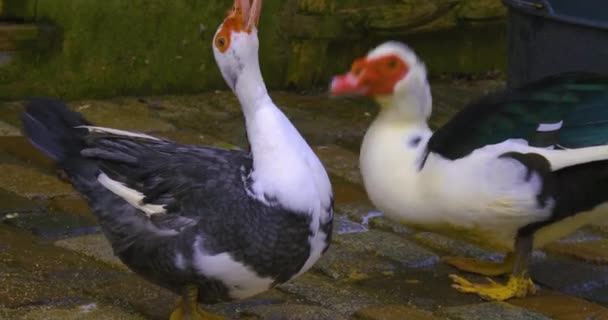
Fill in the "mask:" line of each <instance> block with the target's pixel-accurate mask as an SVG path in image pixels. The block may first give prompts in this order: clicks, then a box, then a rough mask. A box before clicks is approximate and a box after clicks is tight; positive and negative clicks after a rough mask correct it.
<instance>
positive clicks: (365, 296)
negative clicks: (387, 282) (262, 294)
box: [279, 272, 400, 315]
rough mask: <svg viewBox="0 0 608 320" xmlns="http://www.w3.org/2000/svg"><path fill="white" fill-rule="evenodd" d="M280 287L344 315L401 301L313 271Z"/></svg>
mask: <svg viewBox="0 0 608 320" xmlns="http://www.w3.org/2000/svg"><path fill="white" fill-rule="evenodd" d="M279 289H280V290H283V291H285V292H288V293H291V294H295V295H298V296H301V297H303V298H305V299H306V300H308V301H311V302H314V303H316V304H319V305H321V306H323V307H325V308H328V309H331V310H334V311H336V312H339V313H341V314H344V315H350V314H353V313H354V312H356V311H357V310H359V309H361V308H365V307H370V306H378V305H383V304H387V303H388V304H390V303H393V304H394V303H399V302H400V301H399V300H400V299H399V298H398V297H391V296H387V295H385V294H379V293H368V292H365V291H362V290H359V289H358V288H357V287H356V286H354V285H351V284H348V283H336V282H330V281H327V279H326V278H324V277H322V276H319V275H316V274H314V273H311V272H308V273H306V274H304V275H302V276H300V277H299V278H297V279H296V280H294V281H291V282H288V283H286V284H283V285H281V286H279Z"/></svg>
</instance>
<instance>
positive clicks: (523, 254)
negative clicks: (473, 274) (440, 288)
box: [450, 233, 536, 301]
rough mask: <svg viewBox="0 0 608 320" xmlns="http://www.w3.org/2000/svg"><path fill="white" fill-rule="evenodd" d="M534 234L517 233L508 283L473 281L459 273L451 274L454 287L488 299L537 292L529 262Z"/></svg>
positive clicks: (518, 296) (499, 298)
mask: <svg viewBox="0 0 608 320" xmlns="http://www.w3.org/2000/svg"><path fill="white" fill-rule="evenodd" d="M532 243H533V238H532V235H522V234H521V233H520V234H518V235H517V238H516V240H515V255H514V261H513V272H512V273H511V275H510V276H509V280H508V281H507V283H506V284H500V283H497V282H494V281H493V280H492V279H488V281H489V283H483V284H481V283H472V282H470V281H468V280H467V279H465V278H462V277H460V276H457V275H454V274H452V275H450V278H451V279H452V281H454V283H453V284H452V287H454V288H455V289H456V290H458V291H460V292H466V293H476V294H478V295H479V296H480V297H482V298H484V299H487V300H500V301H502V300H507V299H510V298H523V297H525V296H526V295H528V294H529V293H535V292H536V286H535V285H534V283H533V282H532V280H531V279H530V276H529V275H528V262H529V260H530V256H531V255H532Z"/></svg>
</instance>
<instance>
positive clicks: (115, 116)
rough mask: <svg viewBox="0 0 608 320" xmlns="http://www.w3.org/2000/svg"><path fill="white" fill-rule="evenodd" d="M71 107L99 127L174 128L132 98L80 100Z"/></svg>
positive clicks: (123, 128) (169, 129)
mask: <svg viewBox="0 0 608 320" xmlns="http://www.w3.org/2000/svg"><path fill="white" fill-rule="evenodd" d="M71 107H72V109H73V110H75V111H78V112H80V113H82V114H83V116H84V117H85V118H86V119H87V120H89V121H90V122H91V123H93V124H94V125H96V126H100V127H112V128H116V129H121V130H132V131H138V132H165V131H172V130H174V129H175V127H174V126H173V125H172V124H170V123H168V122H166V121H164V120H161V119H158V118H156V117H154V116H153V113H152V112H151V111H150V110H149V108H148V107H147V106H146V105H145V104H143V103H141V102H139V101H137V100H136V99H134V98H120V99H112V100H110V101H100V100H95V101H80V102H78V103H73V104H72V105H71Z"/></svg>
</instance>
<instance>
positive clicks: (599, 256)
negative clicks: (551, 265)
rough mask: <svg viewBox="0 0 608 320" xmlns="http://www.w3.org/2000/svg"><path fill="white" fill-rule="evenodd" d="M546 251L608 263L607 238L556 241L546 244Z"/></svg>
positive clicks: (593, 261) (592, 261)
mask: <svg viewBox="0 0 608 320" xmlns="http://www.w3.org/2000/svg"><path fill="white" fill-rule="evenodd" d="M545 250H546V251H548V252H550V253H554V254H565V255H570V256H574V257H576V258H579V259H582V260H584V261H588V262H591V263H603V264H606V263H608V239H600V240H591V241H582V242H573V243H572V242H556V243H552V244H550V245H548V246H547V247H546V248H545Z"/></svg>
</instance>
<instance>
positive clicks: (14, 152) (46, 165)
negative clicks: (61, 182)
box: [0, 136, 56, 173]
mask: <svg viewBox="0 0 608 320" xmlns="http://www.w3.org/2000/svg"><path fill="white" fill-rule="evenodd" d="M0 151H4V152H6V153H7V154H9V155H10V156H11V157H14V158H15V159H16V160H19V164H22V163H27V164H33V165H34V166H36V167H38V168H41V169H44V170H43V171H44V172H46V173H54V172H55V170H56V167H55V165H54V164H53V161H52V160H50V159H49V158H48V157H47V156H45V155H44V154H43V153H42V152H40V151H38V150H37V149H36V148H34V147H33V146H32V144H31V143H29V141H28V140H27V139H26V138H25V137H14V136H0Z"/></svg>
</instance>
